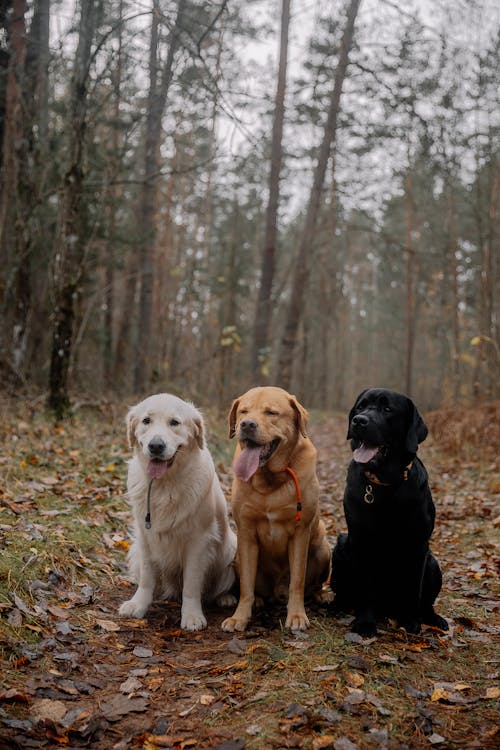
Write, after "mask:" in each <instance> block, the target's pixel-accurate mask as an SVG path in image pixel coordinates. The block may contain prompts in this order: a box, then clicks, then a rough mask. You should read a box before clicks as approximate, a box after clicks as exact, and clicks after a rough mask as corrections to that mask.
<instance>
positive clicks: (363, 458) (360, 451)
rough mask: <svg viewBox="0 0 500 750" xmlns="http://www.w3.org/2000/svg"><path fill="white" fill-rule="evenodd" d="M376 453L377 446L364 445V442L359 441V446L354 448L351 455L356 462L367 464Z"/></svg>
mask: <svg viewBox="0 0 500 750" xmlns="http://www.w3.org/2000/svg"><path fill="white" fill-rule="evenodd" d="M377 453H378V446H373V445H365V444H364V443H361V445H360V446H359V448H356V450H355V451H354V453H353V454H352V456H353V458H354V460H355V461H356V462H357V463H358V464H367V463H368V461H371V460H372V458H373V457H374V456H376V455H377Z"/></svg>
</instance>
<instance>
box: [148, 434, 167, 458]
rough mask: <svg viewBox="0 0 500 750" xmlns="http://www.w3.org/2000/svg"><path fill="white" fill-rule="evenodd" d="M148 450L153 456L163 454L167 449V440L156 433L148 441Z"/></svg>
mask: <svg viewBox="0 0 500 750" xmlns="http://www.w3.org/2000/svg"><path fill="white" fill-rule="evenodd" d="M148 450H149V453H150V455H151V456H161V455H162V454H163V452H164V451H165V442H164V441H163V440H162V439H161V437H159V436H158V435H155V436H154V438H152V439H151V440H150V441H149V443H148Z"/></svg>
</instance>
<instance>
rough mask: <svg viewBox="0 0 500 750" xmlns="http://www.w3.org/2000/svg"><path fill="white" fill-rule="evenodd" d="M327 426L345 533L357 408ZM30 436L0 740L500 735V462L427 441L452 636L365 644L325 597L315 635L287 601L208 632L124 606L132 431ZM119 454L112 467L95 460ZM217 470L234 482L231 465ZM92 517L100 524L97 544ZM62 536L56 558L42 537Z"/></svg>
mask: <svg viewBox="0 0 500 750" xmlns="http://www.w3.org/2000/svg"><path fill="white" fill-rule="evenodd" d="M9 429H11V432H9ZM6 430H7V432H6V434H7V438H8V439H9V436H11V434H12V430H14V432H16V434H17V432H19V428H18V426H17V425H16V427H15V428H14V427H12V428H6ZM75 434H76V439H75ZM313 438H314V441H315V443H316V445H317V446H318V449H319V467H318V471H319V476H320V481H321V487H322V497H321V506H322V513H323V517H324V519H325V521H326V523H327V526H328V531H329V534H330V535H331V539H332V542H333V540H334V538H335V536H336V534H337V533H338V531H339V530H341V529H342V528H343V526H344V524H343V518H342V503H341V498H342V491H343V483H344V476H345V470H346V466H347V462H348V460H349V457H350V452H349V450H348V445H347V443H346V441H345V425H344V420H343V419H337V418H329V419H327V420H323V421H321V422H317V423H316V425H315V426H314V427H313ZM20 439H21V440H22V436H21V438H20ZM30 440H31V443H30V450H31V455H32V457H33V458H32V459H31V460H32V462H33V464H32V466H31V464H30V458H29V457H25V458H23V461H25V464H26V466H27V468H28V469H29V470H30V471H31V469H33V471H31V473H30V474H24V475H22V476H21V477H20V474H19V471H20V470H19V467H18V463H19V456H18V454H16V455H15V456H13V457H12V462H11V461H10V460H9V459H8V458H7V459H5V458H4V461H3V463H4V464H5V467H6V469H7V470H8V481H7V485H6V487H7V489H4V490H2V494H0V499H1V500H2V514H1V524H0V530H1V532H2V535H3V536H2V539H3V544H4V552H5V555H9V554H10V552H11V551H12V550H14V551H15V553H16V555H19V554H21V552H20V551H18V548H17V547H16V546H15V545H16V544H21V543H24V545H25V547H24V548H23V552H22V555H24V556H26V560H25V559H24V557H23V565H22V566H21V568H20V571H22V573H21V572H19V573H18V574H17V576H18V577H17V581H15V580H9V576H8V575H7V574H6V573H5V571H3V573H2V576H3V585H5V591H7V592H9V594H10V595H7V596H4V597H3V598H2V602H3V603H1V602H0V612H1V613H2V614H3V620H4V623H5V628H4V630H3V631H2V646H3V656H4V659H3V674H2V684H1V688H0V747H2V748H3V747H4V748H9V749H10V748H52V747H66V748H81V747H92V748H97V749H98V750H111V749H112V748H113V749H114V750H122V749H123V750H125V749H128V748H146V749H147V750H153V749H154V748H160V747H161V748H164V747H165V748H178V749H179V750H183V749H184V748H191V747H193V748H196V747H199V748H204V747H214V748H220V749H221V750H222V749H224V750H237V749H238V748H244V747H246V748H248V749H249V750H252V749H253V748H292V747H298V748H306V749H307V748H313V749H314V750H321V749H322V748H335V750H354V748H356V747H358V748H360V750H364V748H405V747H407V748H428V747H432V746H436V747H438V748H493V747H498V744H497V743H498V741H499V737H498V726H497V724H498V723H499V716H498V698H499V695H500V691H499V688H498V679H497V678H498V662H497V661H496V658H497V657H496V655H495V641H494V638H495V635H496V633H497V632H498V630H497V629H496V628H495V624H494V623H495V619H497V621H498V601H496V600H495V596H498V588H497V589H496V591H495V585H496V579H495V577H494V575H495V572H494V549H493V542H494V534H495V529H496V530H497V531H498V520H497V521H496V522H495V520H494V519H495V517H496V516H497V515H498V497H499V496H498V492H499V490H500V486H499V483H498V478H497V475H496V474H495V467H494V466H493V465H490V466H488V465H482V466H479V465H478V464H475V463H474V462H470V463H469V464H467V465H466V466H460V465H459V464H458V463H455V462H453V461H452V460H451V459H446V457H443V456H442V455H440V454H439V453H438V451H437V450H436V449H435V448H433V446H432V445H429V446H427V445H426V446H425V447H423V449H422V451H421V453H422V458H423V460H424V462H425V463H426V465H427V468H428V470H429V474H430V477H431V485H432V488H433V492H434V495H435V500H436V505H437V518H438V520H437V527H436V532H435V535H434V539H433V544H432V547H433V551H434V552H435V554H436V555H437V556H438V558H439V559H440V561H441V563H442V567H443V570H444V587H443V593H442V595H441V597H440V599H439V606H438V611H439V612H440V613H441V614H443V615H444V616H445V617H446V618H447V619H448V620H449V622H450V626H451V628H450V632H449V633H448V634H446V635H444V634H441V633H439V632H433V631H431V630H427V631H425V632H424V633H423V634H422V635H421V636H408V635H406V634H405V633H404V632H402V631H399V630H394V629H393V630H391V629H389V628H388V629H387V630H386V631H383V632H381V633H380V634H379V635H378V637H377V638H376V639H370V640H366V641H361V640H360V639H357V638H352V636H351V635H349V634H348V627H347V625H348V620H340V621H339V620H334V619H331V618H330V617H329V616H328V615H327V614H326V613H325V612H324V611H322V610H321V609H320V608H318V607H310V608H309V612H310V614H311V620H312V628H311V629H310V630H309V631H308V632H307V633H306V634H293V633H290V632H286V631H285V630H283V629H282V622H283V614H284V613H283V611H282V610H281V609H279V608H277V609H274V610H272V611H265V612H264V611H262V612H258V613H256V614H255V616H254V618H253V620H252V623H251V627H250V629H249V630H248V631H247V632H246V633H245V634H239V635H238V636H237V637H234V636H232V635H229V634H225V633H223V632H222V631H221V630H220V622H221V621H222V619H223V617H224V616H225V615H226V614H227V613H223V612H220V611H217V610H211V611H209V613H208V618H209V627H208V629H207V630H206V631H204V632H202V633H195V634H193V633H184V632H182V631H180V630H179V627H178V626H179V607H178V606H177V605H173V604H155V605H154V607H152V609H151V611H150V612H149V613H148V617H147V620H146V621H138V622H133V621H130V620H127V621H123V620H121V619H119V618H118V617H117V607H118V605H119V603H120V602H121V601H122V600H123V599H124V598H125V597H126V596H128V591H127V588H126V584H125V580H124V571H125V568H124V551H123V548H125V547H126V543H125V535H126V523H127V518H128V514H127V511H126V505H125V503H124V499H123V496H122V490H123V477H124V471H125V467H124V464H123V462H122V463H121V464H119V465H118V464H117V465H116V466H115V464H114V463H112V462H113V461H114V460H117V457H119V456H120V455H123V451H124V446H123V443H117V442H116V433H114V432H113V431H112V430H111V429H110V430H108V431H107V432H103V434H101V435H98V436H97V439H96V436H95V434H93V435H92V436H91V437H89V426H88V424H86V423H85V421H82V422H80V423H78V424H76V425H73V427H72V429H71V430H68V429H66V430H63V434H62V435H58V434H57V433H53V432H51V431H50V429H49V428H48V427H46V426H43V425H42V426H41V427H40V428H39V434H38V436H37V434H36V432H35V433H34V434H33V433H30ZM36 440H38V441H40V445H38V444H35V442H34V441H36ZM44 441H45V442H44ZM49 443H50V449H49V448H47V445H48V444H49ZM5 444H6V445H7V442H6V443H5ZM42 444H43V445H45V449H42ZM71 446H77V447H71ZM44 451H45V452H44ZM58 451H59V452H58ZM71 451H73V453H74V452H75V451H76V452H77V453H76V454H75V455H74V458H75V461H74V462H73V463H74V471H73V470H71V469H70V468H68V461H69V458H68V456H71ZM106 451H107V454H108V458H109V459H110V463H109V464H108V465H107V466H106V465H101V467H100V468H98V469H96V468H95V464H96V462H97V461H101V460H102V454H103V452H104V453H106ZM23 455H24V454H23ZM40 456H44V460H45V463H44V464H43V475H42V474H40V472H39V470H40ZM37 457H38V464H37V463H36V461H35V458H37ZM106 460H107V459H106ZM86 462H87V463H86ZM70 463H71V462H70ZM26 466H25V467H23V471H24V469H26ZM91 466H94V472H93V473H92V469H91ZM87 467H88V468H87ZM218 468H219V470H220V473H221V478H222V482H223V485H224V487H225V489H226V490H228V488H229V481H230V474H229V470H228V469H227V467H223V466H219V467H218ZM98 471H100V472H101V474H100V475H99V474H97V473H96V472H98ZM86 472H87V473H86ZM33 476H34V477H35V478H34V479H33ZM96 476H97V480H96V479H95V477H96ZM51 477H52V481H53V484H52V485H50V481H49V484H46V485H44V482H46V481H48V480H50V479H51ZM23 482H24V484H23ZM30 483H31V484H30ZM33 483H35V485H37V486H38V490H37V488H36V487H35V488H33ZM37 483H38V484H37ZM44 486H45V488H47V487H50V488H51V490H53V491H54V493H55V494H54V497H53V498H52V500H51V504H50V508H47V507H45V508H44V507H43V503H41V501H40V497H41V496H42V490H43V487H44ZM110 487H111V489H110ZM22 488H24V489H22ZM56 490H57V492H56ZM37 491H38V494H37ZM23 493H24V494H23ZM495 501H497V506H496V510H495ZM50 513H52V515H50ZM44 514H45V515H44ZM495 524H496V525H495ZM80 527H81V528H84V530H85V533H91V534H93V535H94V536H93V537H92V539H93V540H94V541H93V543H92V544H91V545H90V546H88V547H87V548H86V551H83V552H82V549H83V544H84V542H83V541H78V540H79V535H80V530H79V529H80ZM37 534H38V536H37ZM23 535H24V536H23ZM26 537H27V538H26ZM40 537H41V541H40ZM54 539H55V544H56V547H55V548H54V549H52V550H51V552H50V554H47V557H46V558H45V559H44V560H41V559H40V557H41V555H42V552H41V550H42V549H46V547H43V546H41V545H43V544H45V543H46V544H48V543H49V541H50V540H52V542H53V541H54ZM57 539H59V540H60V549H59V551H57ZM86 539H87V537H85V540H86ZM23 540H24V541H23ZM30 549H31V550H32V552H31V555H32V556H33V555H34V556H35V558H36V560H35V561H34V562H31V563H30V562H29V555H30V552H29V550H30ZM33 550H34V551H33ZM23 566H24V567H23ZM37 566H38V567H37ZM33 568H36V572H35V571H34V570H33ZM22 576H24V578H23V580H22V581H21V577H22ZM496 653H497V654H498V651H497V652H496Z"/></svg>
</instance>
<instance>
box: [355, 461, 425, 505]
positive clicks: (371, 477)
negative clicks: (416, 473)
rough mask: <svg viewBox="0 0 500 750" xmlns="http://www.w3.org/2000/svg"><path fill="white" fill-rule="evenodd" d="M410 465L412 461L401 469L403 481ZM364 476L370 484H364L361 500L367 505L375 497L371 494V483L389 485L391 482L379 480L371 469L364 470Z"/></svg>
mask: <svg viewBox="0 0 500 750" xmlns="http://www.w3.org/2000/svg"><path fill="white" fill-rule="evenodd" d="M412 466H413V461H410V463H409V464H408V466H405V468H404V471H403V482H406V481H408V476H409V474H410V471H411V467H412ZM365 477H366V478H367V479H368V480H369V482H370V483H371V484H367V485H366V490H365V494H364V496H363V500H364V501H365V503H368V505H371V504H372V503H373V501H374V499H375V497H374V495H373V487H372V484H377V485H378V486H379V487H390V486H391V483H390V482H381V481H380V479H379V478H378V476H377V475H376V474H374V473H373V472H371V471H365Z"/></svg>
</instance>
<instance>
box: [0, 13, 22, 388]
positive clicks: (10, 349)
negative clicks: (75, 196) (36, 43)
mask: <svg viewBox="0 0 500 750" xmlns="http://www.w3.org/2000/svg"><path fill="white" fill-rule="evenodd" d="M25 14H26V0H14V2H13V5H12V14H11V21H10V28H9V47H10V54H9V63H8V69H7V87H6V97H5V119H4V133H3V144H2V153H3V165H2V174H1V188H2V189H1V200H0V298H1V300H2V305H1V307H0V313H1V318H2V329H1V330H2V335H1V340H0V361H1V363H2V365H3V366H4V367H6V368H7V370H8V375H9V379H11V376H12V375H14V376H16V377H17V374H18V370H19V364H20V359H21V349H20V347H22V346H23V339H24V329H25V314H24V311H25V309H26V308H27V307H28V306H29V281H28V278H27V273H26V266H25V265H24V263H23V262H24V261H25V260H26V258H25V246H24V245H25V243H24V233H23V231H22V227H23V217H24V215H25V213H26V205H25V204H26V200H27V196H28V195H29V191H28V190H27V189H26V178H27V169H26V162H27V152H26V140H25V137H24V136H25V127H26V125H25V121H24V108H25V101H24V100H25V95H24V73H25V60H26V25H25ZM16 320H19V321H20V327H17V326H16Z"/></svg>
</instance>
